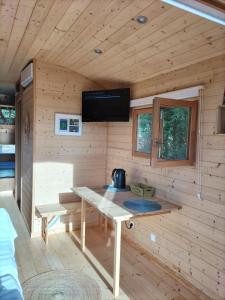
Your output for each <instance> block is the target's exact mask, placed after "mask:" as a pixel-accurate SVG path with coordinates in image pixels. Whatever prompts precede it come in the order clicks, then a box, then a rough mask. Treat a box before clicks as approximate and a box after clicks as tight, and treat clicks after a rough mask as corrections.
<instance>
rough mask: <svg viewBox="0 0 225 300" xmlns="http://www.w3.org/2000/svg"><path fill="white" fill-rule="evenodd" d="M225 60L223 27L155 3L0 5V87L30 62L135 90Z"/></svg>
mask: <svg viewBox="0 0 225 300" xmlns="http://www.w3.org/2000/svg"><path fill="white" fill-rule="evenodd" d="M139 15H145V16H147V17H148V22H147V23H146V24H139V23H138V22H137V21H136V17H137V16H139ZM95 48H99V49H101V50H102V54H96V53H95V52H94V49H95ZM224 53H225V27H224V26H220V25H218V24H216V23H213V22H211V21H208V20H206V19H203V18H200V17H198V16H196V15H193V14H190V13H186V12H184V11H183V10H179V9H177V8H175V7H172V6H170V5H167V4H164V3H163V2H161V1H160V0H0V62H1V67H0V80H1V81H15V80H16V79H18V76H19V73H20V70H21V69H22V68H23V67H24V65H25V64H26V63H27V62H28V61H29V60H30V59H33V58H37V59H40V60H42V61H45V62H48V63H52V64H57V65H60V66H65V67H67V68H69V69H71V70H74V71H76V72H78V73H81V74H83V75H85V76H87V77H89V78H91V79H93V80H96V81H102V82H104V81H105V82H111V81H112V82H114V81H116V82H126V83H135V82H138V81H142V80H144V79H147V78H150V77H154V76H156V75H159V74H163V73H166V72H169V71H172V70H176V69H179V68H182V67H184V66H187V65H190V64H194V63H197V62H200V61H203V60H205V59H208V58H211V57H214V56H218V55H220V54H224Z"/></svg>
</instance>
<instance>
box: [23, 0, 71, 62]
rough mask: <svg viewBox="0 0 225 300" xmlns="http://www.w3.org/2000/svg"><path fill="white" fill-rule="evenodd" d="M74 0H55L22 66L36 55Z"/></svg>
mask: <svg viewBox="0 0 225 300" xmlns="http://www.w3.org/2000/svg"><path fill="white" fill-rule="evenodd" d="M72 2H73V0H63V1H62V0H55V3H54V4H53V6H52V7H51V9H50V10H49V13H48V15H47V17H46V18H45V20H44V22H43V23H42V26H41V29H40V31H39V32H38V34H37V36H36V38H35V40H34V42H33V43H32V45H31V47H30V49H29V51H28V53H27V55H26V56H25V58H24V60H23V62H22V63H21V66H23V65H24V64H25V63H26V62H27V61H29V60H30V59H31V58H33V57H35V56H36V55H37V53H38V52H39V50H40V49H41V48H42V46H43V45H44V43H45V42H46V41H47V40H48V38H49V36H50V35H51V33H52V31H53V29H54V28H55V27H56V26H57V24H58V23H59V22H60V20H61V19H62V17H63V15H64V14H65V12H66V11H67V9H68V8H69V7H70V5H71V4H72Z"/></svg>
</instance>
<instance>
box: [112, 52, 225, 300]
mask: <svg viewBox="0 0 225 300" xmlns="http://www.w3.org/2000/svg"><path fill="white" fill-rule="evenodd" d="M199 84H204V85H205V90H204V101H203V109H202V118H203V122H202V124H201V125H202V128H203V140H202V148H201V149H200V151H201V153H202V176H201V178H202V196H203V200H199V199H198V198H197V197H196V194H197V169H196V167H194V166H193V167H176V168H162V169H160V168H156V169H153V168H151V167H150V162H149V160H148V159H145V158H138V157H132V126H131V125H132V123H131V122H129V123H109V128H108V150H107V178H108V182H110V175H111V171H112V170H113V169H114V168H116V167H117V168H120V167H121V168H124V169H125V170H126V171H127V181H128V183H130V182H132V181H141V182H146V183H149V184H152V185H153V186H155V187H156V188H157V194H158V195H161V196H163V197H165V198H167V199H169V200H171V201H173V202H174V203H177V204H181V205H182V206H183V209H182V210H181V211H179V212H173V213H171V214H170V215H165V216H155V217H151V218H140V219H138V220H136V221H135V227H134V229H133V230H127V229H126V228H125V227H124V228H123V233H124V234H125V235H126V236H127V237H129V238H130V239H132V240H133V241H135V242H137V243H138V244H139V245H141V246H142V247H144V248H145V250H146V251H149V252H151V253H152V254H154V255H155V256H156V257H157V258H159V259H160V260H161V261H162V262H163V263H165V264H166V265H168V266H169V267H170V268H172V269H173V270H175V271H176V272H177V273H179V274H180V275H181V276H183V277H184V278H186V279H187V280H189V281H190V282H191V283H192V284H193V285H194V286H196V287H198V288H200V289H201V290H202V291H204V292H205V293H206V294H208V295H209V296H211V297H213V298H214V299H224V298H225V135H217V134H216V127H217V124H216V123H217V107H218V105H221V104H222V101H223V94H224V88H225V56H220V57H217V58H215V59H210V60H208V61H205V62H204V63H200V64H196V65H192V66H189V67H186V68H184V69H181V70H179V71H175V72H171V73H168V74H165V75H162V76H158V77H155V78H154V79H149V80H147V81H144V82H140V83H137V84H135V85H133V87H132V93H133V98H140V97H145V96H148V95H154V94H158V93H163V92H167V91H171V90H176V89H180V88H184V87H190V86H194V85H199ZM154 237H155V241H154ZM151 238H152V240H151Z"/></svg>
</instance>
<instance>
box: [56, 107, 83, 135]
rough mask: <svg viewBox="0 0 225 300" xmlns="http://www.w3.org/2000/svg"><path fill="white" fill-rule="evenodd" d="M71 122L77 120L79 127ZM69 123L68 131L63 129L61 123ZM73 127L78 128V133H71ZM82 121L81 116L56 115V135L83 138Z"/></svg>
mask: <svg viewBox="0 0 225 300" xmlns="http://www.w3.org/2000/svg"><path fill="white" fill-rule="evenodd" d="M71 120H77V121H78V125H77V124H76V125H75V124H71ZM63 121H64V122H67V129H65V130H63V129H61V122H63ZM73 127H78V131H71V130H72V129H74V128H73ZM81 133H82V119H81V116H80V115H70V114H60V113H55V135H72V136H81Z"/></svg>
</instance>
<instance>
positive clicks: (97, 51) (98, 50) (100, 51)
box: [94, 48, 102, 54]
mask: <svg viewBox="0 0 225 300" xmlns="http://www.w3.org/2000/svg"><path fill="white" fill-rule="evenodd" d="M94 51H95V53H97V54H102V50H101V49H99V48H95V50H94Z"/></svg>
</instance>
